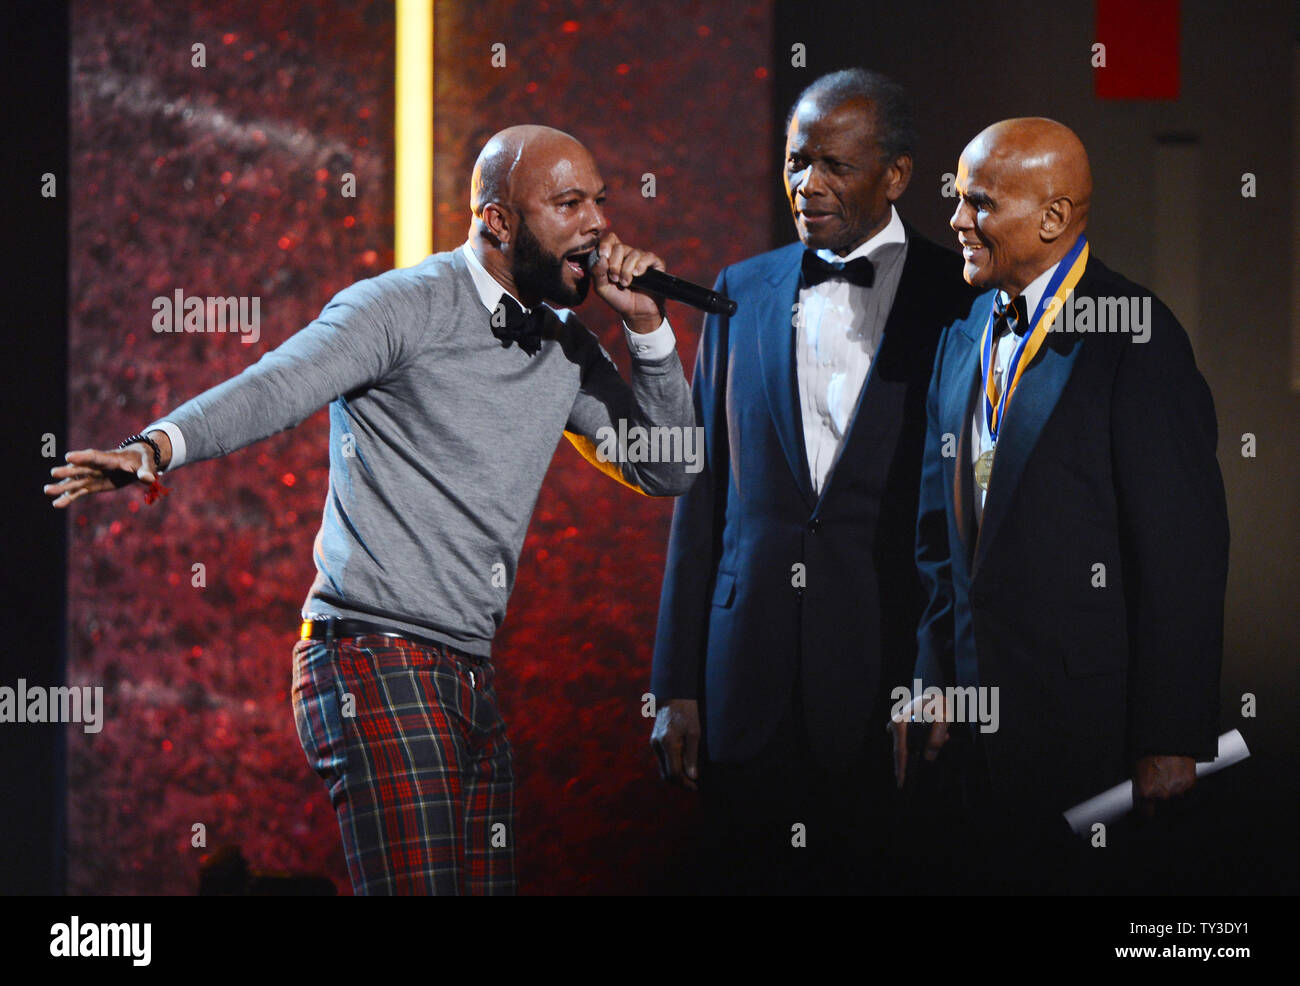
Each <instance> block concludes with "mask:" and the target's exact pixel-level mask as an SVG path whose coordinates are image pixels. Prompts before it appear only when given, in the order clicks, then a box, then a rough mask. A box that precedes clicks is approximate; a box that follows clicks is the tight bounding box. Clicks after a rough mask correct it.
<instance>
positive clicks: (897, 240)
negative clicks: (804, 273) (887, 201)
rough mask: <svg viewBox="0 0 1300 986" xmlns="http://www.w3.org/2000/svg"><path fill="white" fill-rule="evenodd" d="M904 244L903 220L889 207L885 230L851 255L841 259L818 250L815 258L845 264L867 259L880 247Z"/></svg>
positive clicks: (905, 233) (831, 253)
mask: <svg viewBox="0 0 1300 986" xmlns="http://www.w3.org/2000/svg"><path fill="white" fill-rule="evenodd" d="M906 242H907V230H905V229H904V228H903V220H902V219H900V218H899V215H898V210H897V209H895V208H894V207H893V206H892V205H891V206H890V207H889V222H887V223H885V228H884V229H882V230H881V231H880V232H879V233H877V234H876V235H875V236H873V237H872V238H871V239H869V240H867V242H866V243H863V244H862V245H861V246H859V247H858V248H857V249H856V250H854V251H853V252H852V253H850V254H848V255H847V256H844V257H841V256H838V255H837V254H836V253H835V251H834V250H818V251H817V256H819V257H821V258H822V259H823V260H826V261H829V262H830V263H840V262H843V263H847V262H848V261H850V260H857V259H858V258H859V257H869V256H871V255H872V254H873V253H875V252H876V251H877V250H879V249H880V248H881V247H886V246H889V245H890V244H902V243H906Z"/></svg>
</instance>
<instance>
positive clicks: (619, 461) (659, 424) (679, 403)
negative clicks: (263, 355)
mask: <svg viewBox="0 0 1300 986" xmlns="http://www.w3.org/2000/svg"><path fill="white" fill-rule="evenodd" d="M573 328H574V330H575V336H576V337H577V338H579V339H580V343H579V346H580V357H579V359H580V361H581V366H582V384H581V387H580V388H579V390H578V395H577V397H576V398H575V399H574V402H573V410H572V411H571V412H570V414H569V420H568V423H567V424H566V425H565V437H566V438H568V439H569V441H570V442H572V443H573V445H574V447H575V448H577V450H578V451H579V452H581V453H582V455H583V457H584V458H585V459H587V461H588V462H590V463H591V464H592V465H594V466H595V467H596V468H598V469H600V470H601V471H602V472H604V473H606V474H608V475H610V476H612V477H613V478H614V479H616V480H618V481H619V482H621V483H623V484H625V485H627V486H630V487H632V488H633V489H635V490H638V491H640V492H642V493H645V494H648V495H650V496H678V495H680V494H682V493H684V492H686V490H688V489H690V487H691V483H692V482H694V480H695V477H696V475H697V474H698V473H699V470H700V468H701V466H702V460H703V455H704V449H703V442H702V441H700V440H699V432H698V431H697V430H696V428H695V410H694V406H693V404H692V401H691V389H690V386H689V385H688V384H687V383H686V376H685V374H684V373H683V372H682V361H681V357H679V356H678V354H677V350H676V348H675V347H674V348H673V350H672V351H671V352H669V353H668V354H667V355H666V356H663V357H660V358H657V359H645V358H642V357H641V356H639V355H638V354H637V353H636V351H635V350H634V351H633V353H632V383H631V385H630V386H629V385H628V383H627V382H626V381H625V380H624V379H623V378H622V376H620V375H619V372H618V368H617V367H616V366H615V365H614V361H613V360H612V359H610V357H609V354H608V353H606V352H605V350H604V349H602V348H601V346H600V343H599V341H598V340H597V339H596V336H595V335H594V334H593V333H592V332H591V330H589V329H587V328H585V327H583V326H582V325H581V324H576V325H574V326H573Z"/></svg>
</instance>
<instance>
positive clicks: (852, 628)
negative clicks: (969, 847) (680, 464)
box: [652, 70, 973, 891]
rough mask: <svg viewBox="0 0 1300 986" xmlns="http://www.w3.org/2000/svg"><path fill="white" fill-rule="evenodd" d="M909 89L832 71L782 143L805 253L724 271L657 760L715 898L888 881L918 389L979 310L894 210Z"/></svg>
mask: <svg viewBox="0 0 1300 986" xmlns="http://www.w3.org/2000/svg"><path fill="white" fill-rule="evenodd" d="M913 143H914V135H913V129H912V123H911V117H910V112H909V110H908V107H907V103H906V100H905V98H904V94H903V92H902V90H901V88H900V87H899V86H898V85H896V84H895V83H893V82H891V81H889V80H888V79H885V78H884V77H882V76H879V75H877V74H875V73H871V72H867V71H864V70H850V71H845V72H838V73H834V74H832V75H829V76H824V77H822V78H821V79H818V80H817V81H816V82H814V83H813V84H812V85H811V86H810V87H809V88H808V89H807V90H805V91H804V93H803V94H802V95H801V96H800V98H799V100H798V101H797V103H796V105H795V108H794V110H793V111H792V113H791V118H790V120H789V125H788V128H787V142H786V162H785V183H786V191H787V193H788V196H789V199H790V205H791V209H792V210H793V213H794V220H795V225H796V227H797V229H798V233H799V239H800V241H801V242H800V243H796V244H791V245H789V246H787V247H784V248H782V249H779V250H775V251H772V252H770V253H765V254H762V255H760V256H758V257H754V258H751V259H749V260H746V261H743V262H742V263H739V264H736V265H734V266H732V267H729V268H727V269H726V270H724V271H723V272H722V273H721V275H720V276H719V277H718V281H717V290H718V291H722V292H725V293H726V294H728V295H730V296H731V297H732V298H734V299H735V300H736V301H737V302H738V303H739V308H738V311H737V313H736V314H735V315H734V316H732V317H730V318H727V317H724V316H710V317H709V318H708V320H707V321H706V322H705V326H704V332H703V335H702V337H701V340H700V348H699V355H698V359H697V362H696V366H695V374H694V381H693V390H694V396H695V404H696V412H697V415H698V418H699V421H700V424H701V425H702V426H703V428H704V432H705V448H706V466H705V469H704V470H703V472H702V474H701V475H700V476H699V477H698V479H697V481H696V483H695V484H694V486H693V487H692V488H691V490H690V492H689V493H687V494H686V495H684V496H682V497H681V498H680V499H679V500H678V501H677V506H676V511H675V513H674V515H673V526H672V535H671V540H670V542H669V547H668V563H667V570H666V572H665V576H664V585H663V595H662V599H661V602H660V611H659V626H658V634H657V639H656V643H655V654H654V674H653V682H652V689H653V692H654V694H655V697H656V699H657V702H658V718H657V720H656V723H655V728H654V733H653V735H652V745H653V746H654V748H655V750H656V753H657V754H658V756H659V759H660V764H661V769H662V772H663V774H664V776H665V777H666V778H668V779H670V780H672V781H675V782H677V783H680V784H682V785H683V786H685V787H688V788H691V789H696V788H698V790H699V791H700V793H701V797H702V799H703V801H704V805H705V817H706V819H707V825H706V827H707V830H708V831H709V832H710V837H709V838H708V841H707V845H708V847H709V848H708V850H707V852H706V853H705V859H706V861H707V862H709V863H711V864H712V865H711V867H710V869H711V875H712V876H713V877H714V879H715V882H713V883H712V885H711V886H710V889H714V890H734V891H741V890H748V891H754V890H759V891H763V890H767V891H782V890H784V891H795V890H809V889H819V890H835V889H845V890H849V889H857V890H861V889H866V888H869V887H870V886H872V880H873V875H872V870H873V868H874V867H875V865H876V863H877V862H878V860H877V859H876V858H875V856H876V854H877V853H878V851H879V850H880V848H881V846H882V844H883V841H884V837H885V827H886V824H887V820H888V809H889V807H890V805H891V802H892V800H893V791H892V778H891V776H890V769H889V742H888V735H887V733H886V732H885V730H883V729H882V728H881V727H882V724H883V723H884V722H885V718H883V716H884V714H885V712H886V711H887V709H888V698H889V694H890V690H891V687H892V686H894V685H896V684H899V683H901V682H903V681H905V680H909V679H910V677H911V671H912V663H913V658H914V656H915V653H916V643H915V629H916V624H917V621H918V620H919V618H920V614H921V610H922V607H923V605H924V600H925V597H924V593H923V591H922V587H921V585H920V582H919V579H918V577H917V573H916V569H915V564H914V561H913V531H914V529H915V516H916V508H917V491H918V486H919V477H920V465H921V450H922V441H923V438H924V429H925V407H924V404H925V390H926V386H927V384H928V381H929V376H930V368H931V366H932V364H933V359H934V353H935V346H936V344H937V341H938V338H939V334H940V330H941V329H942V328H943V326H944V325H945V324H947V323H948V322H950V321H952V320H953V319H954V318H956V317H958V316H960V315H963V314H965V312H966V311H967V310H968V309H969V304H970V300H971V298H972V297H973V292H970V291H969V289H968V288H967V286H966V285H965V284H964V283H963V282H962V280H961V275H960V261H959V259H958V258H957V257H956V256H955V255H954V254H952V253H950V252H948V251H946V250H942V249H940V248H939V247H937V246H935V245H934V244H932V243H929V242H927V241H926V240H924V239H922V238H921V237H920V236H918V235H917V233H916V232H915V230H913V229H912V228H911V227H910V226H907V225H906V224H905V223H903V221H902V220H901V219H900V218H899V216H898V213H897V211H896V210H895V208H894V202H895V201H897V199H898V198H899V196H901V195H902V194H903V191H904V189H905V188H906V187H907V184H908V180H909V179H910V177H911V173H912V148H913Z"/></svg>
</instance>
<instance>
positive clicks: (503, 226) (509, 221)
mask: <svg viewBox="0 0 1300 986" xmlns="http://www.w3.org/2000/svg"><path fill="white" fill-rule="evenodd" d="M481 222H482V223H483V226H484V228H486V229H487V231H488V232H489V233H491V234H492V236H493V237H494V238H495V239H496V241H497V242H498V243H500V244H501V245H502V246H505V245H506V244H507V243H509V242H510V239H511V236H512V234H513V233H514V217H513V216H512V215H510V213H509V212H508V211H507V210H506V209H504V208H502V207H501V205H500V204H498V203H496V202H489V203H488V204H487V205H485V206H483V218H482V219H481Z"/></svg>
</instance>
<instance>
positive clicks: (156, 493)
mask: <svg viewBox="0 0 1300 986" xmlns="http://www.w3.org/2000/svg"><path fill="white" fill-rule="evenodd" d="M137 442H144V443H145V444H146V445H148V446H149V447H150V448H151V449H153V467H154V469H156V470H157V471H158V472H162V449H160V448H159V447H158V443H157V442H155V441H154V440H153V439H152V438H150V437H149V436H148V435H131V436H129V437H127V438H124V439H122V442H121V444H119V445H118V446H117V447H118V450H119V451H120V450H121V449H124V448H126V447H127V446H129V445H135V444H136V443H137ZM170 492H171V489H170V488H169V487H166V486H163V485H162V483H160V482H158V476H157V475H156V474H155V475H154V480H153V482H152V483H150V484H149V488H148V489H147V490H145V492H144V502H145V503H153V502H154V501H155V500H157V499H158V498H159V497H163V496H166V495H167V494H168V493H170Z"/></svg>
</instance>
